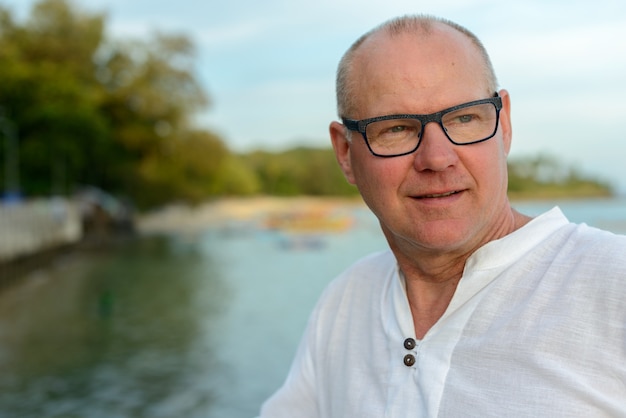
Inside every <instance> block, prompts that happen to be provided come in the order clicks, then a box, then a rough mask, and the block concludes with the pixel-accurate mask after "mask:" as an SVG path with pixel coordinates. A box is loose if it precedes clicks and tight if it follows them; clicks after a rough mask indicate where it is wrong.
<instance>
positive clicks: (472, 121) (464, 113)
mask: <svg viewBox="0 0 626 418" xmlns="http://www.w3.org/2000/svg"><path fill="white" fill-rule="evenodd" d="M441 123H442V125H443V128H444V130H445V133H446V135H447V136H448V138H450V140H452V141H453V142H454V143H456V144H469V143H472V142H478V141H481V140H484V139H486V138H488V137H490V136H492V135H493V134H494V131H495V129H496V123H497V111H496V107H495V106H494V105H493V104H492V103H483V104H478V105H473V106H468V107H464V108H461V109H457V110H454V111H452V112H448V113H445V114H443V115H442V117H441ZM421 134H422V123H421V122H420V121H419V120H417V119H413V118H398V119H387V120H380V121H376V122H372V123H370V124H368V125H367V127H366V131H365V135H366V137H367V140H368V142H369V146H370V148H371V149H372V151H373V152H374V153H376V154H380V155H396V154H403V153H407V152H411V151H412V150H413V149H414V148H415V147H416V146H417V144H418V143H419V140H420V139H421V138H420V135H421Z"/></svg>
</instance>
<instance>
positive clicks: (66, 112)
mask: <svg viewBox="0 0 626 418" xmlns="http://www.w3.org/2000/svg"><path fill="white" fill-rule="evenodd" d="M194 59H195V57H194V47H193V44H192V42H191V41H190V40H189V39H188V38H187V37H185V36H182V35H166V34H162V33H154V34H153V35H152V36H151V37H150V38H149V39H147V40H125V41H122V40H115V39H110V38H109V37H108V36H107V33H106V19H105V16H104V15H103V14H98V13H95V14H90V13H86V12H82V11H80V10H78V9H77V8H75V7H73V6H72V5H71V4H70V3H69V2H68V1H66V0H43V1H41V2H40V3H38V4H37V5H36V6H35V7H34V8H33V10H32V12H31V14H30V16H29V18H28V19H27V20H26V21H25V22H23V23H20V22H16V21H15V20H14V19H13V17H12V16H11V13H10V11H8V10H6V9H0V79H2V80H3V82H2V83H0V111H1V112H2V115H3V116H4V118H5V119H6V120H9V121H10V122H11V123H12V125H14V126H16V127H17V131H18V136H19V163H20V174H21V176H20V177H21V182H20V183H21V189H22V191H23V193H25V194H27V195H41V194H44V195H45V194H51V193H53V194H68V193H71V192H72V191H73V190H74V189H75V188H76V187H78V186H80V185H82V184H90V185H96V186H99V187H101V188H104V189H107V190H110V191H113V192H115V193H117V194H125V195H127V196H129V197H131V198H132V199H134V200H135V201H136V202H138V203H139V204H140V205H143V204H157V203H161V202H163V201H166V200H170V199H185V200H186V199H189V200H197V199H199V198H200V197H201V195H202V194H203V193H206V194H208V195H210V194H212V193H215V192H216V191H218V190H219V189H220V188H219V187H218V186H216V185H215V184H211V182H212V181H214V179H215V163H213V162H211V163H210V164H208V165H207V160H215V159H217V158H220V156H222V157H223V156H224V155H226V154H228V151H227V149H226V147H225V145H224V144H223V143H222V141H221V140H220V139H219V138H217V137H216V136H215V135H213V134H211V133H210V132H204V131H198V130H197V129H196V128H195V127H193V126H192V124H191V122H190V119H191V117H192V116H193V114H194V113H195V112H197V111H199V110H201V109H202V108H203V107H204V106H206V105H207V104H208V98H207V95H206V93H205V92H204V91H203V89H202V87H201V86H200V85H199V83H198V82H197V80H196V78H195V75H194ZM0 139H2V138H0ZM0 149H2V150H3V151H2V152H4V153H6V151H4V147H0ZM198 151H201V152H202V153H200V154H198ZM203 155H204V156H207V157H206V159H203V158H202V156H203ZM7 158H8V157H7V156H6V155H2V154H0V161H2V162H3V164H4V161H5V160H6V159H7ZM209 167H210V168H209ZM165 173H168V175H169V176H170V177H171V178H167V176H166V175H165ZM2 175H3V173H0V176H2ZM0 180H2V178H1V177H0ZM200 183H202V186H201V187H200V186H199V184H200ZM205 183H206V184H205ZM2 184H3V185H4V182H2ZM229 187H233V186H232V185H230V186H229ZM159 190H161V191H162V192H159Z"/></svg>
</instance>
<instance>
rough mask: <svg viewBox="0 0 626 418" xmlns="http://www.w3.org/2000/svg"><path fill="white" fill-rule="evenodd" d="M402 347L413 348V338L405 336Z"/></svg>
mask: <svg viewBox="0 0 626 418" xmlns="http://www.w3.org/2000/svg"><path fill="white" fill-rule="evenodd" d="M404 348H406V349H407V350H413V349H414V348H415V340H414V339H413V338H407V339H406V340H404Z"/></svg>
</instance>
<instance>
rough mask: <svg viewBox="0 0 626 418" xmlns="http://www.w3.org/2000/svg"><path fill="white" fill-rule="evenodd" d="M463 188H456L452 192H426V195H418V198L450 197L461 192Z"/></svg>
mask: <svg viewBox="0 0 626 418" xmlns="http://www.w3.org/2000/svg"><path fill="white" fill-rule="evenodd" d="M461 192H462V190H455V191H452V192H446V193H432V194H425V195H420V196H416V198H417V199H441V198H444V197H450V196H454V195H456V194H459V193H461Z"/></svg>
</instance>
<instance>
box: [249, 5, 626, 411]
mask: <svg viewBox="0 0 626 418" xmlns="http://www.w3.org/2000/svg"><path fill="white" fill-rule="evenodd" d="M496 89H497V82H496V77H495V75H494V73H493V69H492V66H491V63H490V61H489V57H488V55H487V53H486V52H485V50H484V47H483V46H482V45H481V43H480V41H479V40H478V39H476V37H475V36H474V35H473V34H471V33H470V32H468V31H467V30H466V29H464V28H462V27H460V26H458V25H456V24H454V23H452V22H449V21H445V20H441V19H436V18H431V17H423V16H417V17H404V18H400V19H396V20H393V21H390V22H387V23H385V24H384V25H382V26H381V27H379V28H376V29H375V30H373V31H371V32H369V33H367V34H366V35H364V36H363V37H362V38H360V39H359V40H358V41H357V42H356V43H355V44H354V45H353V46H352V47H351V48H350V49H349V50H348V52H347V53H346V55H345V56H344V57H343V59H342V61H341V63H340V65H339V71H338V77H337V96H338V108H339V116H340V117H341V118H342V122H343V123H339V122H333V123H332V124H331V125H330V135H331V139H332V143H333V147H334V150H335V153H336V156H337V160H338V162H339V165H340V167H341V169H342V170H343V172H344V174H345V176H346V178H347V180H348V181H349V182H350V183H353V184H355V185H356V186H357V187H358V189H359V191H360V193H361V195H362V197H363V199H364V201H365V203H366V204H367V205H368V206H369V208H370V209H371V210H372V211H373V212H374V214H375V215H376V216H377V217H378V219H379V221H380V225H381V228H382V230H383V232H384V234H385V237H386V239H387V241H388V243H389V247H390V250H391V251H388V252H384V253H381V254H374V255H372V256H369V257H366V258H365V259H363V260H361V261H359V262H357V263H356V264H355V265H353V266H352V267H351V268H350V269H349V270H348V271H346V272H345V273H344V274H342V275H341V276H340V277H339V278H338V279H336V280H335V281H334V282H333V283H332V284H331V285H330V286H329V287H328V289H327V290H326V291H325V292H324V294H323V295H322V297H321V299H320V301H319V302H318V305H317V307H316V309H315V311H314V312H313V314H312V316H311V319H310V321H309V324H308V327H307V330H306V333H305V335H304V338H303V340H302V342H301V345H300V348H299V350H298V353H297V356H296V359H295V361H294V364H293V366H292V369H291V372H290V374H289V376H288V378H287V381H286V382H285V384H284V386H283V387H282V388H281V389H280V390H279V391H278V392H277V393H276V394H275V395H274V396H273V397H272V398H270V399H269V400H268V401H267V402H266V403H265V404H264V406H263V408H262V412H261V416H262V417H268V418H280V417H285V418H287V417H288V418H294V417H311V418H312V417H333V418H342V417H359V418H363V417H409V416H411V417H573V416H577V417H578V416H579V417H606V416H626V257H625V255H626V237H623V236H617V235H613V234H610V233H608V232H604V231H600V230H596V229H593V228H589V227H587V226H585V225H575V224H572V223H569V222H568V221H567V220H566V219H565V217H564V216H563V215H562V213H561V212H560V211H559V210H558V208H555V209H553V210H552V211H550V212H548V213H546V214H543V215H542V216H539V217H537V218H536V219H530V218H529V217H527V216H524V215H521V214H520V213H518V212H516V211H515V210H514V209H513V208H512V207H511V205H510V203H509V201H508V199H507V171H506V159H507V155H508V153H509V149H510V146H511V137H512V133H511V118H510V112H511V100H510V97H509V93H508V92H507V91H506V90H500V91H497V92H496Z"/></svg>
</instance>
